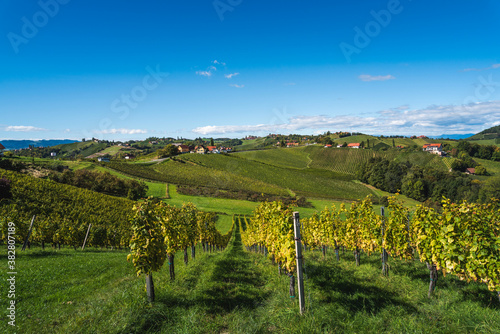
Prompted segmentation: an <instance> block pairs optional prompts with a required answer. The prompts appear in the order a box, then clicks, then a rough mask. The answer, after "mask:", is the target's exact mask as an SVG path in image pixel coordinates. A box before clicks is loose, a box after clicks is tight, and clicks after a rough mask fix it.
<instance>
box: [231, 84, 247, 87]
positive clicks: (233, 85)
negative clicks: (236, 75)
mask: <svg viewBox="0 0 500 334" xmlns="http://www.w3.org/2000/svg"><path fill="white" fill-rule="evenodd" d="M229 86H231V87H236V88H243V87H245V85H237V84H230V85H229Z"/></svg>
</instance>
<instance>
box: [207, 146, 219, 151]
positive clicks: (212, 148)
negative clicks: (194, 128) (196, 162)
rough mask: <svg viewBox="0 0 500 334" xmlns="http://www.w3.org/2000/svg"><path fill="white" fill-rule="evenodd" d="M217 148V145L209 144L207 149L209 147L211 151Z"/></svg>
mask: <svg viewBox="0 0 500 334" xmlns="http://www.w3.org/2000/svg"><path fill="white" fill-rule="evenodd" d="M216 148H217V146H207V149H208V150H209V151H213V150H215V149H216Z"/></svg>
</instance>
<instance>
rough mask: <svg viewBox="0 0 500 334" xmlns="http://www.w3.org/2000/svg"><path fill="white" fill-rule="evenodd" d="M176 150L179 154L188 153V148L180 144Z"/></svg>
mask: <svg viewBox="0 0 500 334" xmlns="http://www.w3.org/2000/svg"><path fill="white" fill-rule="evenodd" d="M177 148H178V149H179V153H188V152H189V146H187V145H184V144H181V145H178V146H177Z"/></svg>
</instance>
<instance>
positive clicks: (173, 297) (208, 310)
mask: <svg viewBox="0 0 500 334" xmlns="http://www.w3.org/2000/svg"><path fill="white" fill-rule="evenodd" d="M208 261H210V260H208ZM212 261H213V263H208V262H206V263H201V262H196V264H193V265H192V267H191V268H190V269H189V273H188V274H187V275H186V280H185V281H183V282H181V283H180V284H181V285H183V286H184V287H187V289H186V290H187V291H193V290H197V292H196V295H197V296H198V297H192V296H191V295H190V294H189V293H187V294H179V293H178V292H173V293H167V294H159V295H157V298H156V301H155V303H154V304H153V306H152V307H148V306H145V307H143V308H141V312H140V313H138V314H135V315H134V319H133V320H132V321H131V323H130V324H129V326H128V327H127V328H126V329H125V330H124V332H127V333H148V332H157V331H159V330H161V329H165V328H166V327H172V326H174V325H175V324H176V323H178V322H180V321H182V317H183V316H185V314H186V312H187V311H188V310H193V309H198V310H199V312H200V313H202V314H207V315H208V316H213V317H215V316H217V317H218V316H224V315H225V314H227V313H230V312H232V311H234V310H236V309H255V308H257V307H258V306H259V305H260V304H261V303H262V302H263V301H264V300H266V299H267V298H268V296H269V293H266V292H264V291H263V290H262V289H261V287H262V286H264V285H265V281H264V279H263V278H262V275H261V273H260V272H259V271H257V268H256V266H254V265H253V264H252V262H251V260H250V258H249V256H248V254H247V253H245V252H244V251H243V245H242V243H241V235H240V231H239V227H238V226H236V228H235V230H234V237H233V240H232V241H231V243H230V245H229V246H228V248H227V249H226V250H225V251H224V252H223V253H221V254H217V256H216V257H214V258H213V260H212ZM204 268H209V269H208V270H211V274H210V278H209V284H208V285H207V286H206V287H203V286H200V284H199V283H198V281H199V278H200V277H201V276H202V275H201V274H200V271H201V270H203V269H204ZM207 320H208V319H207Z"/></svg>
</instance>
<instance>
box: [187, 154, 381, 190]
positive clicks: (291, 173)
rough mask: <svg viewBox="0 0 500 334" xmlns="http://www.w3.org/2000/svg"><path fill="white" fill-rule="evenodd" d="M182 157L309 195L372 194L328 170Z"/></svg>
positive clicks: (220, 157) (237, 159)
mask: <svg viewBox="0 0 500 334" xmlns="http://www.w3.org/2000/svg"><path fill="white" fill-rule="evenodd" d="M182 159H184V160H186V161H191V162H194V163H196V164H199V165H202V166H205V167H210V168H212V169H213V170H221V171H225V172H226V173H233V174H236V175H239V176H245V177H249V178H251V179H255V180H259V181H261V182H265V183H267V184H274V185H276V186H278V187H281V188H285V189H290V190H291V191H293V192H294V193H296V194H298V195H302V196H306V197H322V198H332V199H341V198H345V199H359V198H362V197H365V196H367V195H368V194H370V193H371V191H370V190H368V189H367V188H366V187H363V186H360V185H357V184H355V183H353V182H350V181H343V180H338V179H336V177H337V175H335V174H333V173H331V172H329V171H327V170H319V169H305V170H296V169H292V168H281V167H276V166H272V165H268V164H264V163H260V162H257V161H253V160H248V159H243V158H240V157H239V156H234V155H230V156H225V155H200V154H190V155H183V156H182Z"/></svg>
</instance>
